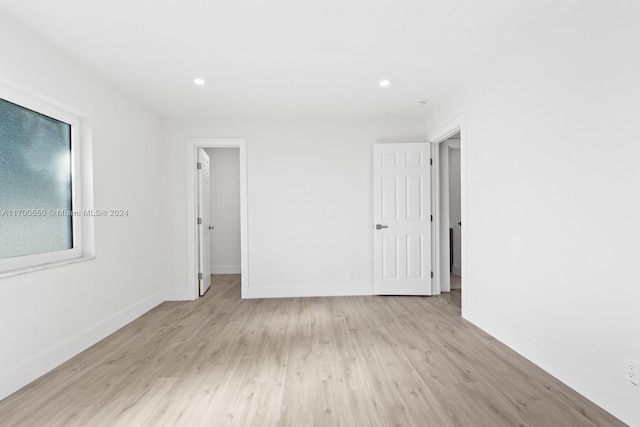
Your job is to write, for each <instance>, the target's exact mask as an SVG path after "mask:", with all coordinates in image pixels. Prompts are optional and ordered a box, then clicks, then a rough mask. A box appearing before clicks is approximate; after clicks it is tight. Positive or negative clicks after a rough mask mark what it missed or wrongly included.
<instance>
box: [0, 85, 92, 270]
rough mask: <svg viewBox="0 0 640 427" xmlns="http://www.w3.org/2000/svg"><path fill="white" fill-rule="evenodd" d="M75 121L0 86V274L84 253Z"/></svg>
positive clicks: (55, 108) (39, 101)
mask: <svg viewBox="0 0 640 427" xmlns="http://www.w3.org/2000/svg"><path fill="white" fill-rule="evenodd" d="M79 126H80V119H79V117H77V116H75V115H73V114H71V113H69V112H67V111H65V110H63V109H61V108H59V107H56V106H54V105H52V104H51V103H47V102H43V101H41V100H39V99H36V98H32V97H30V96H28V95H26V94H23V93H20V92H14V91H12V90H10V89H5V88H1V87H0V273H6V272H8V271H13V270H23V269H29V268H34V267H38V266H42V265H45V264H50V263H56V262H60V261H66V260H71V259H74V258H79V257H81V256H82V247H81V246H82V244H81V243H82V242H81V228H82V227H81V226H82V211H81V200H80V191H79V187H80V182H79V177H80V173H79V171H80V169H79V167H80V155H79V135H80V132H79Z"/></svg>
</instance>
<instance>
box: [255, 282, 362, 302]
mask: <svg viewBox="0 0 640 427" xmlns="http://www.w3.org/2000/svg"><path fill="white" fill-rule="evenodd" d="M354 295H373V284H372V283H344V284H338V285H314V286H309V285H301V286H269V287H266V286H265V287H250V288H249V289H248V290H247V294H246V295H245V296H244V297H245V298H248V299H251V298H296V297H331V296H336V297H337V296H354Z"/></svg>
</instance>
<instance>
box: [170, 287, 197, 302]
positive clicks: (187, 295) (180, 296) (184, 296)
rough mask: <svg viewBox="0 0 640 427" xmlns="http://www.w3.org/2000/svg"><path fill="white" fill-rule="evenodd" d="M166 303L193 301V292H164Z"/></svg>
mask: <svg viewBox="0 0 640 427" xmlns="http://www.w3.org/2000/svg"><path fill="white" fill-rule="evenodd" d="M164 300H165V301H193V300H194V298H193V290H189V289H184V288H181V289H169V290H166V291H164Z"/></svg>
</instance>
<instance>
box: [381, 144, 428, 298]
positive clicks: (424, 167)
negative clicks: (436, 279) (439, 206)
mask: <svg viewBox="0 0 640 427" xmlns="http://www.w3.org/2000/svg"><path fill="white" fill-rule="evenodd" d="M429 152H430V150H429V145H428V144H425V143H410V144H375V145H374V149H373V157H374V164H373V174H374V177H373V183H374V184H373V205H374V206H373V207H374V209H373V210H374V214H373V220H374V230H373V242H374V251H373V252H374V260H373V261H374V293H375V294H384V295H431V293H432V289H431V179H430V178H431V170H430V161H429V159H430V154H429Z"/></svg>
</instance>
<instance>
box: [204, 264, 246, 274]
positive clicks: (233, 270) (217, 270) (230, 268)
mask: <svg viewBox="0 0 640 427" xmlns="http://www.w3.org/2000/svg"><path fill="white" fill-rule="evenodd" d="M240 273H241V269H240V266H239V265H212V266H211V274H240Z"/></svg>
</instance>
